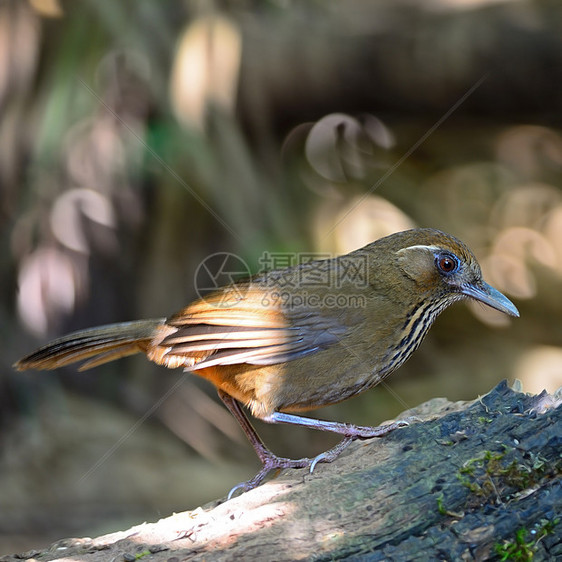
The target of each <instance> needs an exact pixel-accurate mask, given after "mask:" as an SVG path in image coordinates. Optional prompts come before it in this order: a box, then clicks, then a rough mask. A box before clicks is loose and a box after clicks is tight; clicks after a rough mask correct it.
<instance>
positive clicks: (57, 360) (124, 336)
mask: <svg viewBox="0 0 562 562" xmlns="http://www.w3.org/2000/svg"><path fill="white" fill-rule="evenodd" d="M164 320H165V319H164V318H159V319H153V320H137V321H136V322H122V323H120V324H109V325H107V326H100V327H98V328H89V329H88V330H80V331H79V332H73V333H72V334H68V335H66V336H63V337H62V338H59V339H58V340H54V341H52V342H50V343H48V344H47V345H44V346H43V347H40V348H39V349H38V350H37V351H34V352H33V353H31V354H30V355H28V356H27V357H24V358H23V359H20V360H19V361H18V362H17V363H15V364H14V367H15V368H16V369H18V370H19V371H23V370H25V369H42V370H43V369H57V368H58V367H63V366H64V365H69V364H70V363H75V362H76V361H83V360H84V359H89V361H86V363H84V364H83V365H81V366H80V369H79V370H80V371H84V370H86V369H91V368H92V367H97V366H98V365H101V364H103V363H107V362H108V361H113V360H114V359H119V358H120V357H126V356H127V355H133V354H135V353H139V352H146V350H147V348H148V346H149V344H150V342H151V341H152V338H153V337H154V335H155V332H156V329H157V327H158V326H159V325H161V324H162V323H163V322H164ZM90 358H92V359H90Z"/></svg>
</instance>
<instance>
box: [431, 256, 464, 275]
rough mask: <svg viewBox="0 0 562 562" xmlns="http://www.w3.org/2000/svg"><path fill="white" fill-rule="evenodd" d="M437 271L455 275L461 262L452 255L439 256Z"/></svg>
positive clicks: (436, 260) (436, 259) (437, 258)
mask: <svg viewBox="0 0 562 562" xmlns="http://www.w3.org/2000/svg"><path fill="white" fill-rule="evenodd" d="M435 263H436V265H437V269H438V270H439V271H440V272H441V273H445V274H446V275H448V274H451V273H455V271H457V270H458V268H459V266H460V262H459V260H458V258H457V257H456V256H453V255H451V254H439V255H438V256H437V257H436V258H435Z"/></svg>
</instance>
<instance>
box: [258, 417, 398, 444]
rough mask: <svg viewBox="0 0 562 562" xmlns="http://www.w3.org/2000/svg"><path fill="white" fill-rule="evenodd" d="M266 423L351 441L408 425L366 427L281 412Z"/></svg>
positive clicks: (369, 437)
mask: <svg viewBox="0 0 562 562" xmlns="http://www.w3.org/2000/svg"><path fill="white" fill-rule="evenodd" d="M262 419H263V421H265V422H267V423H286V424H290V425H303V426H305V427H310V428H311V429H318V430H320V431H331V432H332V433H339V434H340V435H344V436H345V437H349V438H351V439H371V438H372V437H382V436H384V435H386V434H387V433H390V432H391V431H394V430H395V429H398V428H399V427H404V426H406V425H408V422H406V421H397V422H394V423H389V424H386V425H379V426H378V427H368V426H362V425H353V424H350V423H340V422H331V421H324V420H317V419H314V418H305V417H304V416H295V415H294V414H285V413H283V412H273V414H270V415H269V416H267V417H264V418H262Z"/></svg>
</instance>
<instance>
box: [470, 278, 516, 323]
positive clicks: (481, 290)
mask: <svg viewBox="0 0 562 562" xmlns="http://www.w3.org/2000/svg"><path fill="white" fill-rule="evenodd" d="M461 292H462V294H463V295H466V296H467V297H471V298H473V299H476V300H477V301H480V302H483V303H484V304H487V305H488V306H491V307H492V308H495V309H496V310H499V311H500V312H505V313H506V314H509V315H510V316H515V317H516V318H519V311H518V310H517V308H516V307H515V305H514V304H513V303H512V302H511V301H510V300H509V299H508V298H507V297H506V296H504V295H502V294H501V293H500V292H499V291H498V290H497V289H494V287H492V286H490V285H488V283H485V282H484V281H481V282H480V283H478V285H472V284H470V285H468V284H467V285H464V286H463V287H462V289H461Z"/></svg>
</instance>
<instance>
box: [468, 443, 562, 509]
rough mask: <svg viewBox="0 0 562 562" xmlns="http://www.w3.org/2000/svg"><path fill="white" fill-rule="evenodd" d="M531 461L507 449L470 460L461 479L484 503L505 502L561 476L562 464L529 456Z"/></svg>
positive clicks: (534, 455)
mask: <svg viewBox="0 0 562 562" xmlns="http://www.w3.org/2000/svg"><path fill="white" fill-rule="evenodd" d="M527 456H528V458H526V459H523V458H520V457H521V455H520V453H519V452H518V451H516V450H515V449H511V448H509V447H506V446H504V450H503V452H492V451H484V452H483V453H482V454H481V455H480V456H478V457H476V458H474V459H470V460H469V461H467V462H466V463H465V464H464V465H463V466H462V467H461V468H460V469H459V474H458V475H457V477H458V478H459V480H460V481H461V483H462V484H463V485H464V486H466V487H467V488H468V489H469V490H470V491H471V492H472V493H473V494H474V495H475V496H476V497H477V498H479V500H480V503H483V502H486V501H489V500H494V501H496V502H498V503H499V502H501V501H502V500H503V499H506V498H510V496H511V495H512V494H516V493H518V492H521V491H523V490H526V489H528V488H532V487H534V486H537V485H538V484H539V483H541V482H542V481H543V480H544V479H546V478H548V477H550V476H554V475H557V474H560V471H561V463H560V461H558V462H557V463H554V464H552V463H549V462H548V461H547V459H545V458H543V457H541V455H540V454H533V453H529V454H528V455H527Z"/></svg>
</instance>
